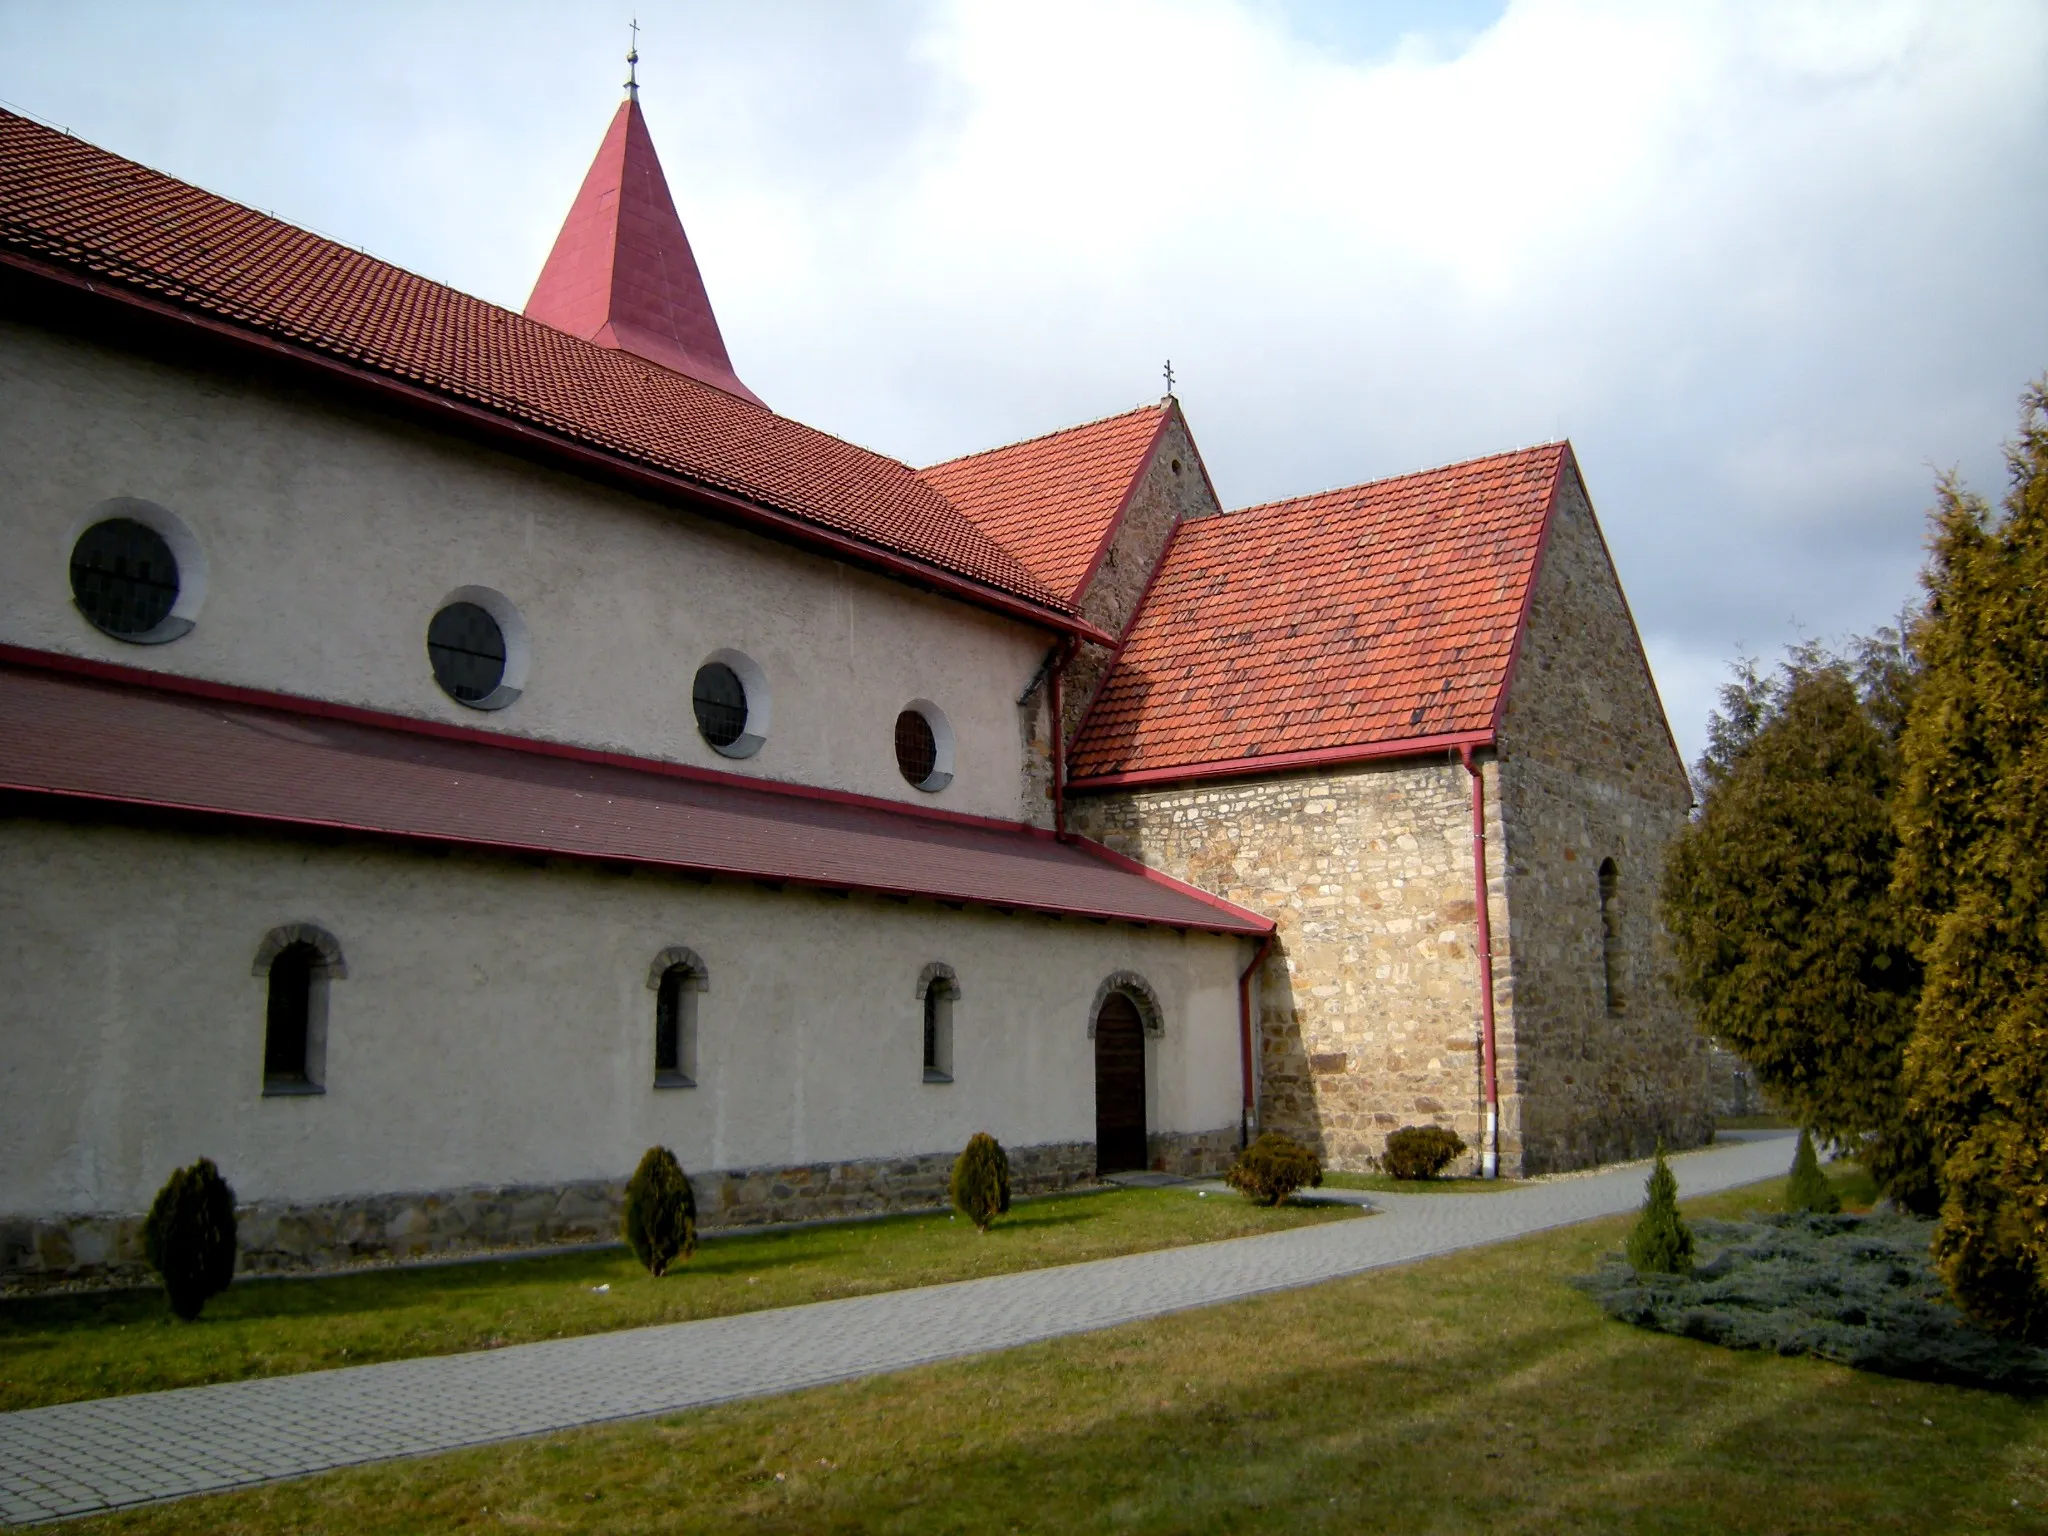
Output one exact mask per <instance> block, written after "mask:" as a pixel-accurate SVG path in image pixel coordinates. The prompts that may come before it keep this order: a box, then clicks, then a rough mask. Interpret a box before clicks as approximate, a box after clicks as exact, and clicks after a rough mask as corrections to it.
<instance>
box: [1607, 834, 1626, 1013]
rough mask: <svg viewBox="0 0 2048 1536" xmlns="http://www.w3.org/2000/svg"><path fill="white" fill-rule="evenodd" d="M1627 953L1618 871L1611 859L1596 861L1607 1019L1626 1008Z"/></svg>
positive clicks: (1619, 873) (1618, 868)
mask: <svg viewBox="0 0 2048 1536" xmlns="http://www.w3.org/2000/svg"><path fill="white" fill-rule="evenodd" d="M1627 959H1628V955H1627V951H1626V950H1624V949H1623V947H1622V942H1621V869H1620V867H1619V866H1618V865H1616V864H1615V862H1614V860H1612V859H1602V860H1601V861H1600V974H1601V981H1602V984H1603V985H1604V987H1605V989H1606V994H1607V1013H1608V1016H1609V1017H1610V1018H1611V1017H1613V1016H1615V1015H1616V1014H1619V1013H1621V1012H1622V1011H1623V1009H1625V1008H1626V1007H1627V1006H1628V998H1627V996H1626V995H1625V992H1624V989H1623V982H1624V979H1625V973H1626V966H1627Z"/></svg>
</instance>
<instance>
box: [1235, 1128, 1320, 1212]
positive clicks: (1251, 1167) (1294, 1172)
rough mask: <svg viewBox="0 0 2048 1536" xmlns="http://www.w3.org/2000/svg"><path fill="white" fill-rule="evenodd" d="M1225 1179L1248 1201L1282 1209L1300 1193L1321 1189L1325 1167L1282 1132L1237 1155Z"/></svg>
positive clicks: (1272, 1133) (1265, 1136) (1271, 1133)
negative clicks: (1286, 1202) (1295, 1194)
mask: <svg viewBox="0 0 2048 1536" xmlns="http://www.w3.org/2000/svg"><path fill="white" fill-rule="evenodd" d="M1223 1178H1224V1182H1226V1183H1227V1184H1229V1185H1230V1187H1231V1188H1232V1189H1234V1190H1236V1191H1237V1192H1238V1193H1239V1194H1240V1195H1243V1196H1244V1197H1245V1199H1247V1200H1252V1201H1256V1202H1257V1203H1258V1204H1260V1205H1278V1204H1279V1203H1280V1202H1281V1201H1282V1200H1285V1199H1286V1198H1287V1197H1288V1196H1289V1195H1291V1194H1293V1193H1294V1192H1295V1191H1296V1190H1297V1189H1302V1188H1304V1187H1306V1188H1309V1189H1314V1188H1316V1187H1317V1186H1318V1185H1320V1184H1321V1183H1322V1182H1323V1164H1322V1160H1321V1159H1320V1158H1318V1157H1317V1156H1316V1155H1315V1153H1313V1152H1311V1151H1309V1149H1308V1148H1307V1147H1304V1146H1303V1145H1302V1144H1301V1143H1300V1142H1298V1141H1295V1140H1293V1139H1292V1138H1291V1137H1287V1136H1283V1135H1281V1134H1280V1133H1279V1132H1278V1131H1267V1132H1265V1133H1264V1134H1262V1135H1261V1136H1260V1137H1259V1139H1258V1140H1257V1141H1255V1142H1253V1143H1252V1144H1251V1145H1250V1146H1248V1147H1246V1148H1245V1149H1244V1150H1243V1151H1242V1152H1240V1153H1238V1154H1237V1161H1236V1162H1234V1163H1232V1164H1231V1165H1230V1172H1228V1173H1226V1174H1225V1175H1224V1176H1223Z"/></svg>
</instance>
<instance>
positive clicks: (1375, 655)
mask: <svg viewBox="0 0 2048 1536" xmlns="http://www.w3.org/2000/svg"><path fill="white" fill-rule="evenodd" d="M1569 453H1570V449H1569V447H1568V446H1567V445H1565V444H1563V443H1552V444H1548V445H1546V446H1543V447H1539V448H1527V449H1522V450H1519V451H1517V452H1514V453H1504V454H1498V455H1495V456H1494V457H1491V458H1485V459H1474V460H1472V461H1470V462H1468V463H1464V464H1453V465H1450V466H1448V467H1447V468H1443V469H1433V470H1427V471H1424V472H1422V473H1420V474H1413V475H1402V476H1400V477H1398V478H1396V479H1391V480H1379V481H1374V482H1373V483H1371V484H1368V485H1357V486H1350V487H1346V488H1344V489H1342V490H1334V491H1323V492H1320V493H1318V494H1317V495H1313V496H1301V497H1296V498H1294V499H1293V500H1290V501H1277V502H1272V503H1270V504H1268V505H1265V506H1259V507H1249V508H1246V509H1244V510H1243V511H1239V512H1229V513H1225V514H1224V515H1223V516H1221V517H1211V518H1204V519H1202V520H1200V521H1197V522H1190V523H1183V524H1182V525H1181V527H1180V529H1179V531H1178V533H1177V534H1176V535H1175V538H1174V542H1173V544H1172V545H1171V546H1170V547H1169V549H1168V550H1167V554H1166V558H1165V560H1164V562H1163V563H1162V565H1161V567H1160V571H1159V575H1158V577H1157V579H1156V580H1155V582H1154V584H1153V588H1152V594H1151V596H1150V598H1149V599H1148V600H1147V601H1146V604H1145V607H1144V610H1143V611H1142V612H1141V613H1140V614H1139V615H1138V618H1137V622H1136V623H1135V624H1134V625H1133V626H1132V628H1131V633H1130V637H1129V639H1128V640H1127V641H1126V642H1125V646H1124V649H1123V652H1122V654H1121V656H1120V657H1119V658H1118V660H1117V664H1116V666H1115V668H1114V669H1113V670H1112V671H1111V673H1110V674H1109V676H1108V678H1107V679H1106V680H1105V681H1104V683H1103V686H1102V690H1101V692H1100V693H1099V694H1098V695H1097V696H1096V699H1095V703H1094V705H1093V707H1092V708H1091V709H1090V711H1089V714H1088V718H1087V720H1086V722H1085V723H1084V725H1083V726H1082V730H1081V735H1080V738H1079V739H1078V740H1077V741H1076V743H1075V745H1074V751H1073V774H1074V778H1075V780H1076V782H1077V784H1079V783H1080V782H1082V781H1085V780H1086V779H1088V778H1090V777H1093V776H1099V775H1106V774H1120V773H1137V772H1145V771H1148V770H1158V769H1173V768H1183V767H1193V766H1195V765H1198V764H1205V763H1218V762H1229V761H1234V760H1238V759H1243V758H1255V757H1268V756H1272V755H1274V754H1276V753H1283V752H1306V751H1318V750H1324V749H1333V748H1344V747H1359V746H1372V745H1378V744H1383V743H1388V742H1398V741H1407V740H1412V739H1415V738H1417V737H1423V736H1441V735H1448V734H1451V733H1454V732H1464V731H1483V730H1486V729H1488V728H1489V727H1490V726H1491V725H1492V723H1493V719H1494V715H1495V709H1496V705H1497V704H1498V701H1499V698H1500V694H1501V690H1502V689H1503V688H1504V687H1505V686H1506V684H1507V674H1508V665H1509V662H1510V660H1511V659H1512V657H1513V655H1514V648H1515V637H1516V631H1517V628H1518V626H1519V624H1520V622H1521V615H1522V610H1523V606H1524V599H1525V597H1526V595H1527V593H1528V590H1529V583H1530V581H1531V580H1532V579H1533V576H1534V574H1535V569H1536V559H1537V554H1538V551H1539V546H1540V544H1541V542H1542V537H1543V526H1544V520H1545V517H1546V516H1547V514H1548V512H1549V508H1550V505H1551V500H1552V495H1553V491H1554V488H1555V486H1556V484H1557V479H1558V476H1559V475H1560V474H1561V473H1562V472H1563V469H1564V465H1565V462H1566V459H1567V456H1568V455H1569Z"/></svg>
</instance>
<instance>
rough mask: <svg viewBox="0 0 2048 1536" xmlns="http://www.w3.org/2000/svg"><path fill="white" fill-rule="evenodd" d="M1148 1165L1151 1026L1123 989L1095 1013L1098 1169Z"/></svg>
mask: <svg viewBox="0 0 2048 1536" xmlns="http://www.w3.org/2000/svg"><path fill="white" fill-rule="evenodd" d="M1144 1166H1145V1025H1144V1023H1143V1021H1141V1020H1140V1019H1139V1017H1138V1010H1137V1008H1136V1006H1134V1005H1133V1004H1132V1002H1131V1000H1130V999H1129V998H1128V997H1125V996H1124V995H1123V994H1122V993H1121V992H1112V993H1111V994H1110V995H1109V1000H1108V1001H1107V1002H1105V1003H1104V1004H1103V1005H1102V1011H1101V1012H1100V1013H1098V1014H1097V1015H1096V1016H1095V1171H1096V1172H1097V1173H1120V1172H1123V1171H1125V1170H1127V1169H1132V1168H1143V1167H1144Z"/></svg>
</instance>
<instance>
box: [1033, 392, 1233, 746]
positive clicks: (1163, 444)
mask: <svg viewBox="0 0 2048 1536" xmlns="http://www.w3.org/2000/svg"><path fill="white" fill-rule="evenodd" d="M1220 511H1222V507H1221V506H1220V505H1219V504H1218V503H1217V500H1216V493H1215V491H1214V490H1213V489H1212V488H1211V487H1210V485H1209V476H1208V474H1207V473H1206V472H1205V471H1204V470H1203V468H1202V460H1201V456H1200V454H1199V453H1198V452H1197V450H1196V448H1195V440H1194V437H1193V436H1192V435H1191V434H1190V433H1189V431H1188V428H1187V423H1186V422H1185V421H1184V420H1183V419H1182V418H1181V414H1180V411H1179V410H1178V408H1175V409H1173V411H1172V413H1171V415H1170V416H1169V417H1168V419H1167V423H1166V429H1165V431H1163V432H1162V433H1160V436H1159V442H1158V443H1157V445H1156V446H1155V447H1154V448H1153V450H1152V457H1151V459H1150V460H1149V461H1148V462H1147V463H1146V465H1145V467H1144V469H1143V470H1142V471H1140V473H1139V477H1138V488H1137V490H1136V491H1135V492H1134V493H1133V494H1132V496H1131V500H1130V504H1129V505H1128V506H1127V507H1125V509H1124V515H1123V520H1122V521H1121V522H1120V523H1118V524H1117V530H1116V534H1115V536H1114V537H1113V538H1112V539H1111V540H1110V545H1109V551H1108V553H1106V554H1105V555H1104V556H1103V557H1102V564H1101V565H1099V566H1098V567H1096V570H1095V578H1094V580H1092V581H1091V582H1089V584H1088V589H1087V591H1085V592H1084V593H1082V594H1081V616H1082V617H1083V618H1085V619H1087V620H1088V622H1089V623H1091V624H1094V625H1097V626H1099V627H1100V628H1102V629H1106V630H1108V631H1109V632H1110V633H1111V634H1113V635H1121V634H1122V633H1123V632H1124V630H1125V628H1126V626H1128V625H1129V624H1130V622H1131V618H1132V616H1133V615H1134V614H1135V613H1136V612H1137V609H1138V602H1139V599H1141V598H1142V597H1143V596H1144V595H1145V588H1146V587H1147V585H1149V584H1150V582H1151V580H1152V573H1153V571H1154V570H1156V569H1157V568H1158V565H1159V557H1160V556H1161V555H1162V554H1164V553H1165V552H1166V541H1167V539H1168V538H1169V537H1171V535H1172V533H1173V530H1174V528H1175V526H1176V525H1177V524H1178V523H1179V522H1180V521H1181V520H1182V519H1183V518H1192V517H1213V516H1214V515H1215V514H1217V513H1218V512H1220ZM1109 659H1110V652H1109V650H1108V649H1106V648H1105V647H1103V646H1099V645H1084V646H1082V647H1081V649H1080V651H1079V652H1078V653H1077V654H1076V655H1075V657H1074V659H1073V660H1072V661H1071V662H1069V663H1068V664H1067V674H1066V681H1065V684H1064V686H1065V689H1066V704H1067V736H1068V739H1069V740H1072V738H1073V733H1074V732H1075V730H1077V729H1078V728H1079V726H1080V723H1081V717H1082V715H1083V714H1084V713H1085V712H1086V710H1087V707H1088V703H1089V701H1090V700H1091V699H1092V698H1093V697H1094V696H1095V690H1096V688H1097V686H1098V685H1099V684H1100V683H1101V681H1102V674H1103V673H1104V672H1105V671H1107V670H1108V667H1109Z"/></svg>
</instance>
